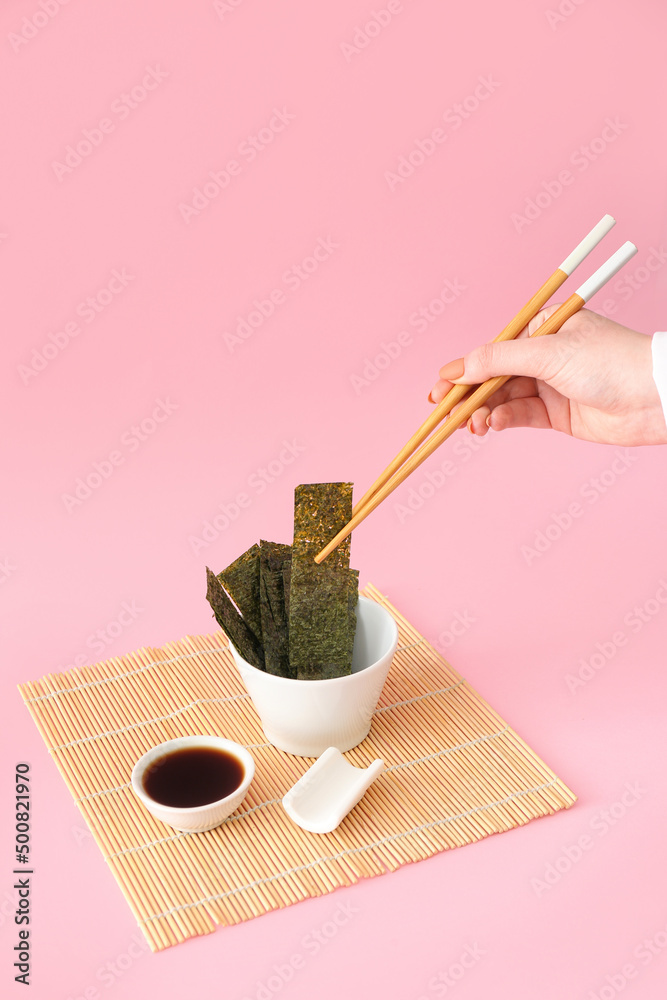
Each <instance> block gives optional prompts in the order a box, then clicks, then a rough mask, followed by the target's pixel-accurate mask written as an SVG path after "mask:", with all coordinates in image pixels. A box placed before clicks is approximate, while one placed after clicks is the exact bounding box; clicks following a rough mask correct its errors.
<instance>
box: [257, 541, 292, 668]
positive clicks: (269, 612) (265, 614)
mask: <svg viewBox="0 0 667 1000" xmlns="http://www.w3.org/2000/svg"><path fill="white" fill-rule="evenodd" d="M259 547H260V562H259V600H260V611H261V616H262V643H263V646H264V667H265V669H266V671H267V672H268V673H270V674H278V675H279V676H281V677H296V671H295V670H293V669H292V667H291V666H290V660H289V619H288V614H287V611H286V610H285V583H284V577H285V573H286V572H287V575H288V577H289V572H290V569H291V561H292V550H291V547H290V546H289V545H282V544H280V543H279V542H265V541H264V540H262V541H261V542H260V543H259Z"/></svg>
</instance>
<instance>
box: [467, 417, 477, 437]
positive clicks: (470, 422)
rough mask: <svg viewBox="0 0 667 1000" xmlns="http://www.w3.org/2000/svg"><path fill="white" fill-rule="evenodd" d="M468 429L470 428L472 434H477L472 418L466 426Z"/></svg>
mask: <svg viewBox="0 0 667 1000" xmlns="http://www.w3.org/2000/svg"><path fill="white" fill-rule="evenodd" d="M466 427H467V428H468V430H469V431H470V433H471V434H474V433H475V432H474V430H473V429H472V417H470V419H469V420H468V423H467V424H466Z"/></svg>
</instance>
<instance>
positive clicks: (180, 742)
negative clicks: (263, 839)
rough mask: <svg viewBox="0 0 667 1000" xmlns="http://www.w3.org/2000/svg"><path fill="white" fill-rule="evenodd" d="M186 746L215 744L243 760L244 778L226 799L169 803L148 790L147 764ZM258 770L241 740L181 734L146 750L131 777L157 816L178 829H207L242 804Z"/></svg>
mask: <svg viewBox="0 0 667 1000" xmlns="http://www.w3.org/2000/svg"><path fill="white" fill-rule="evenodd" d="M185 747H212V748H213V749H214V750H226V751H227V753H229V754H232V755H233V756H234V757H236V759H237V760H238V761H239V763H240V764H241V766H242V768H243V781H242V782H241V784H240V785H239V787H238V788H236V789H235V790H234V791H233V792H231V793H230V794H229V795H227V796H226V797H225V798H224V799H218V801H217V802H207V803H206V804H205V805H203V806H187V807H183V806H165V805H163V804H162V803H161V802H156V800H155V799H153V798H151V797H150V795H148V794H147V792H146V791H145V790H144V786H143V777H144V772H145V771H146V768H147V767H149V766H150V765H151V764H152V763H153V761H154V760H155V759H156V758H157V757H162V755H163V754H166V753H170V752H171V751H173V750H182V749H184V748H185ZM254 774H255V762H254V760H253V759H252V757H251V756H250V754H249V753H248V751H247V750H246V748H245V747H243V746H241V744H240V743H234V742H233V741H232V740H225V739H223V738H222V737H221V736H181V737H179V738H178V739H175V740H167V742H166V743H160V744H159V745H158V746H156V747H153V749H152V750H149V751H148V752H147V753H145V754H144V755H143V757H140V758H139V760H138V761H137V763H136V764H135V765H134V768H133V770H132V779H131V780H132V788H133V789H134V792H135V794H136V795H137V796H138V797H139V798H140V799H141V801H142V802H143V804H144V805H145V806H146V808H147V809H148V811H149V812H150V813H152V815H153V816H155V818H156V819H159V820H161V821H162V822H163V823H168V824H169V826H173V827H174V828H175V829H176V830H182V831H183V832H184V833H203V832H204V831H205V830H212V829H213V827H215V826H219V825H220V823H222V821H223V820H225V819H227V817H228V816H230V815H231V814H232V813H233V812H234V810H235V809H237V808H238V807H239V806H240V805H241V803H242V802H243V800H244V798H245V796H246V792H247V791H248V788H249V787H250V783H251V781H252V779H253V777H254Z"/></svg>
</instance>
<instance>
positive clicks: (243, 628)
mask: <svg viewBox="0 0 667 1000" xmlns="http://www.w3.org/2000/svg"><path fill="white" fill-rule="evenodd" d="M206 582H207V587H206V600H207V601H208V603H209V604H210V605H211V607H212V608H213V614H214V615H215V620H216V621H217V623H218V625H219V626H220V628H222V629H223V630H224V631H225V632H226V633H227V635H228V636H229V638H230V639H231V641H232V642H233V643H234V647H235V648H236V650H237V652H238V653H239V654H240V655H241V656H242V657H243V659H244V660H247V661H248V663H251V664H252V665H253V667H259V668H260V670H263V669H264V654H263V652H262V647H261V645H260V643H259V641H258V639H257V637H256V635H255V634H254V632H253V631H252V629H250V628H249V627H248V625H247V623H246V622H245V620H244V619H243V617H242V616H241V615H240V614H239V612H238V610H237V608H236V607H235V606H234V603H233V601H232V600H231V598H230V597H229V595H228V594H227V592H226V591H225V589H224V587H223V585H222V583H221V582H220V579H219V577H217V576H216V575H215V573H214V572H213V570H210V569H209V568H208V566H207V567H206Z"/></svg>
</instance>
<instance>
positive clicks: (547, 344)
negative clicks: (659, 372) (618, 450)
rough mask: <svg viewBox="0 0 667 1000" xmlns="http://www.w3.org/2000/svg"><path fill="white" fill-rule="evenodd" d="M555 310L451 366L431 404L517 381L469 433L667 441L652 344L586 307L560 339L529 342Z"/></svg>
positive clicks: (477, 416)
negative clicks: (496, 379)
mask: <svg viewBox="0 0 667 1000" xmlns="http://www.w3.org/2000/svg"><path fill="white" fill-rule="evenodd" d="M557 308H558V306H549V307H548V308H547V309H544V310H543V311H542V312H541V313H539V314H538V315H537V316H536V317H535V318H534V319H533V320H532V321H531V322H530V323H529V325H528V327H527V328H525V329H524V330H522V331H521V333H520V334H519V336H518V337H517V339H516V340H513V341H512V340H510V341H506V342H504V343H491V344H484V345H482V346H481V347H478V348H476V349H475V350H474V351H471V352H470V354H467V355H466V356H465V358H459V359H458V360H457V361H450V362H449V364H447V365H445V366H444V367H443V368H441V369H440V379H439V381H438V382H437V383H436V384H435V386H434V387H433V389H432V390H431V394H430V396H429V399H430V401H431V402H432V403H439V402H440V400H441V399H443V398H444V396H445V395H446V394H447V392H449V390H450V389H451V387H452V385H454V384H460V383H463V384H479V383H480V382H484V381H485V380H486V379H488V378H492V377H493V376H495V375H516V376H518V377H517V378H513V379H511V380H510V381H509V382H506V383H505V385H503V386H501V387H500V389H498V390H497V392H495V393H494V394H493V396H491V397H490V398H489V400H488V401H487V403H486V405H484V406H481V407H480V408H479V409H477V410H475V412H474V413H473V415H472V417H471V418H470V420H469V421H468V428H469V430H470V431H471V433H473V434H479V435H482V436H483V435H484V434H486V432H487V430H488V428H489V427H491V428H492V429H493V430H494V431H502V430H505V429H506V428H507V427H548V428H553V429H554V430H558V431H563V432H564V433H565V434H571V435H572V436H573V437H577V438H581V439H582V440H584V441H598V442H602V443H604V444H617V445H624V446H629V445H642V444H665V443H667V424H666V423H665V416H664V414H663V409H662V404H661V402H660V396H659V395H658V390H657V388H656V385H655V382H654V380H653V362H652V354H651V338H650V337H647V336H646V335H645V334H643V333H637V332H636V331H635V330H629V329H627V327H624V326H620V325H619V324H618V323H614V322H613V321H612V320H610V319H605V318H604V317H603V316H599V315H598V314H597V313H594V312H590V311H589V310H587V309H582V310H581V311H580V312H578V313H576V314H575V315H574V316H572V317H571V318H570V319H568V320H567V321H566V322H565V323H564V324H563V326H562V327H561V328H560V330H559V331H558V332H557V333H554V334H550V335H549V336H546V337H537V338H535V339H534V340H533V339H530V335H531V334H533V333H534V332H535V330H537V328H538V327H539V326H541V324H542V323H543V322H544V321H545V319H547V318H548V317H549V316H550V315H551V314H552V313H553V312H555V311H556V309H557Z"/></svg>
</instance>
